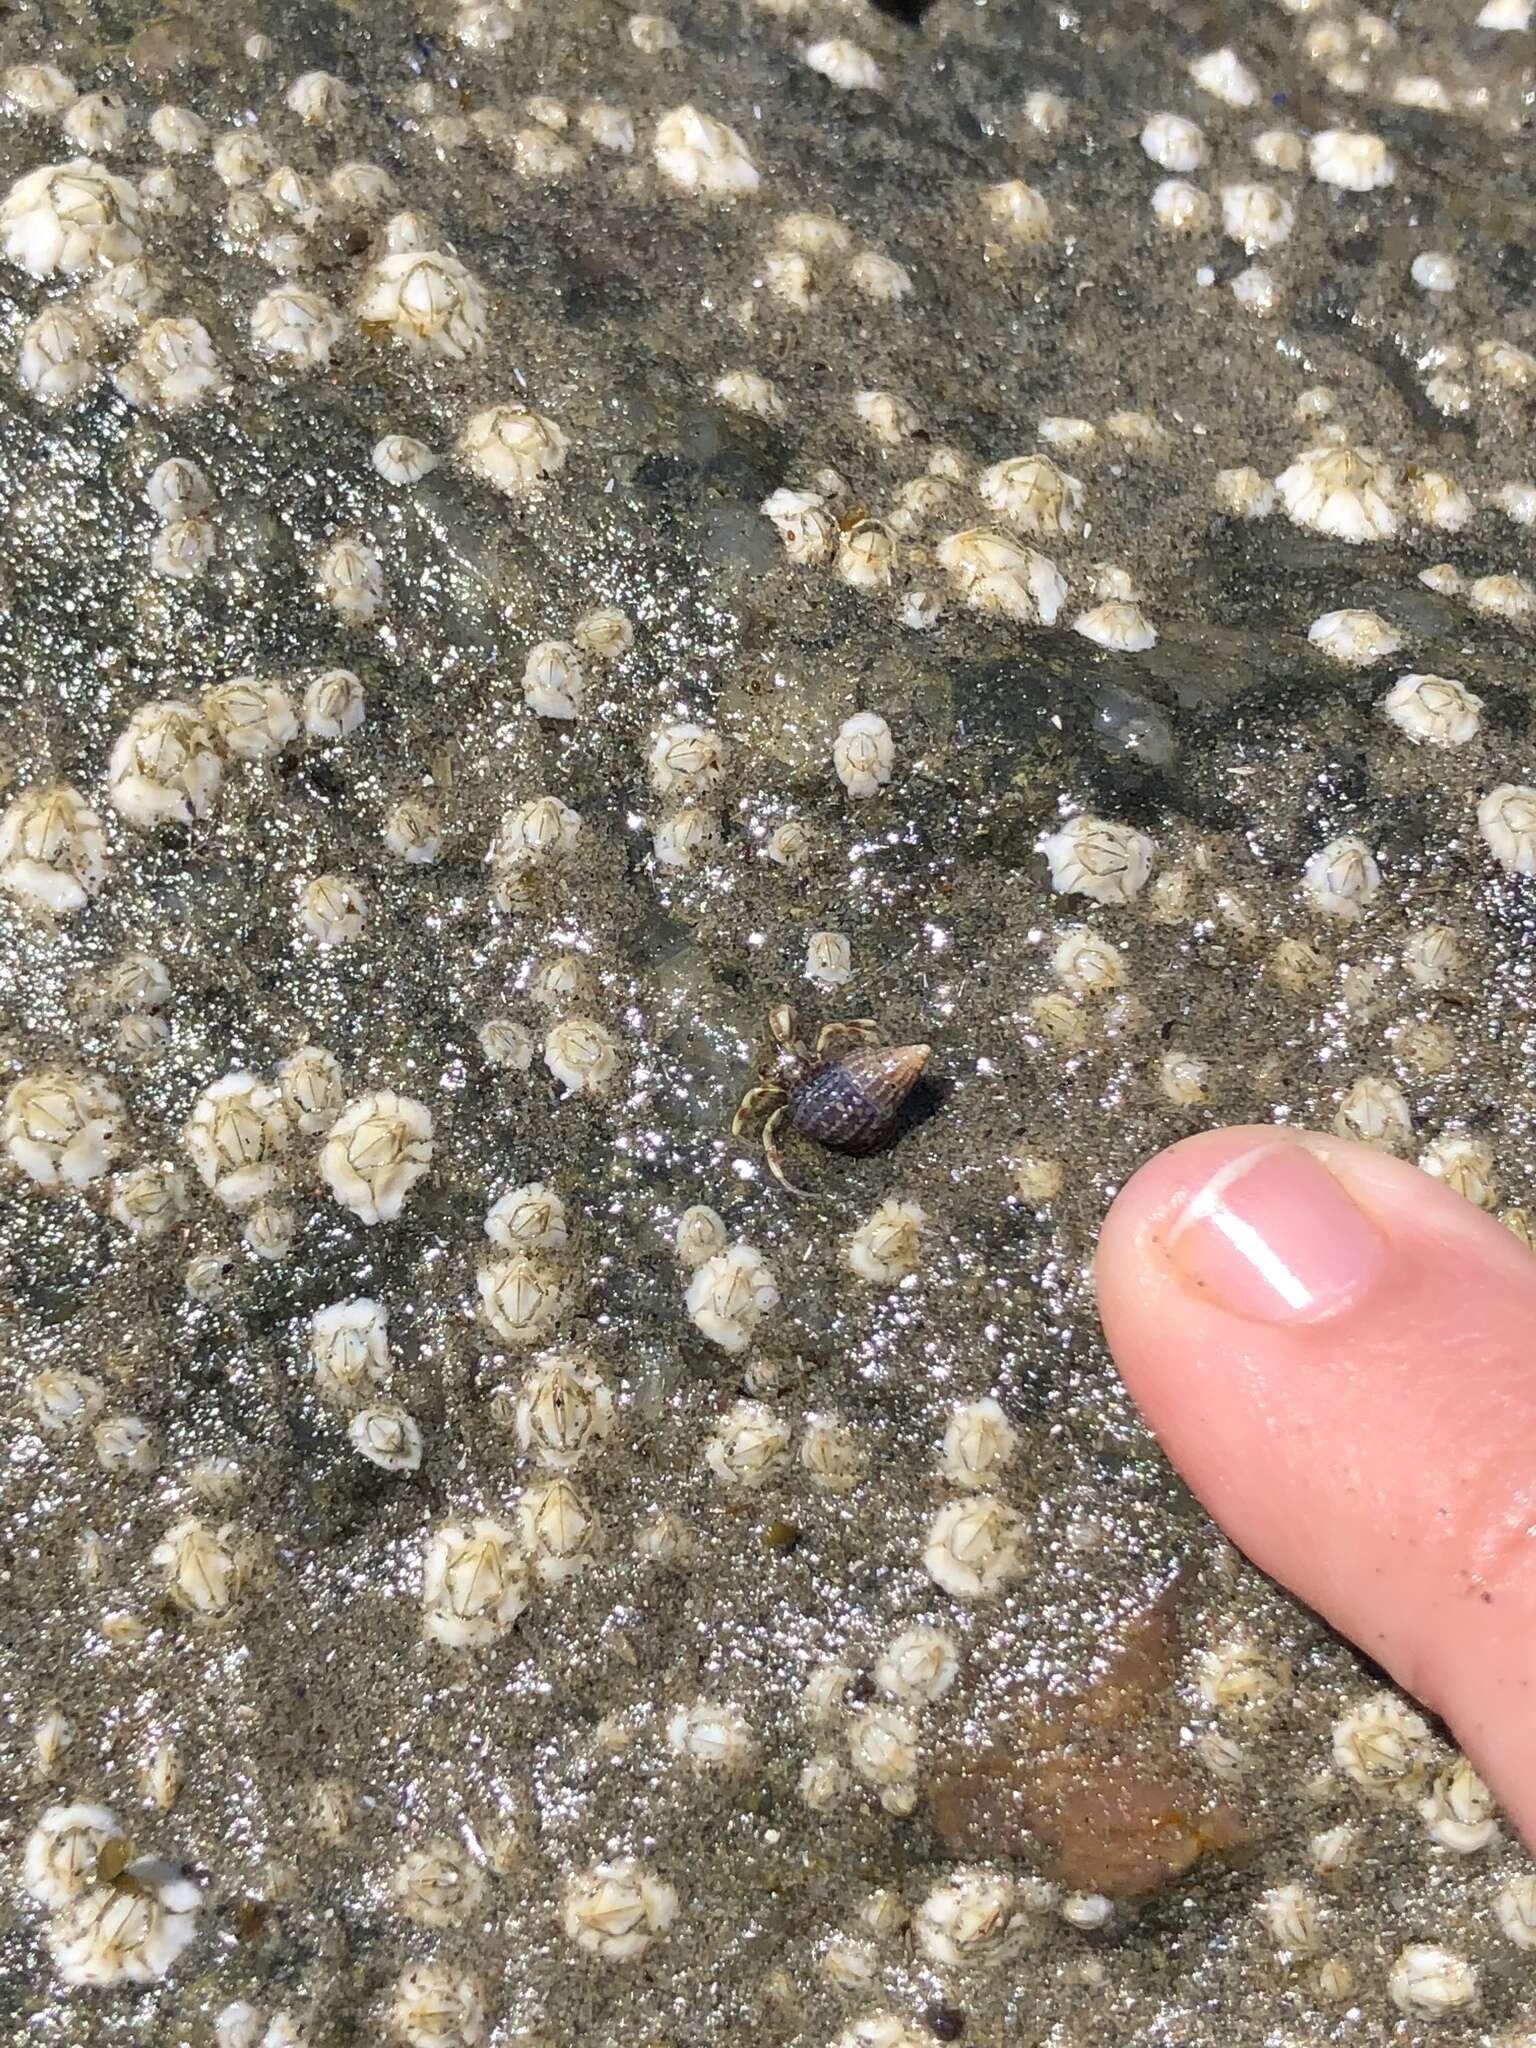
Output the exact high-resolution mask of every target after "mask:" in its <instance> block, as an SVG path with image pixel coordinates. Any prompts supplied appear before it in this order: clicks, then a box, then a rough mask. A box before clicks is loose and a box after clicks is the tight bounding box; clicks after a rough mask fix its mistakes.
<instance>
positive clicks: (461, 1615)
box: [413, 1515, 528, 1924]
mask: <svg viewBox="0 0 1536 2048" xmlns="http://www.w3.org/2000/svg"><path fill="white" fill-rule="evenodd" d="M527 1605H528V1575H527V1571H526V1569H525V1567H524V1565H523V1562H522V1558H521V1556H520V1554H519V1550H518V1543H517V1538H516V1537H515V1536H514V1534H513V1533H512V1531H511V1530H510V1529H508V1528H507V1527H505V1525H504V1524H502V1523H501V1522H496V1521H492V1520H491V1519H490V1518H489V1517H488V1516H484V1515H482V1516H480V1517H478V1518H477V1519H476V1520H474V1521H471V1522H467V1523H464V1522H448V1523H445V1524H444V1525H443V1526H442V1527H441V1528H438V1529H434V1530H433V1531H432V1534H431V1536H430V1537H429V1538H428V1541H427V1547H426V1552H425V1555H424V1556H423V1559H422V1576H421V1609H422V1613H421V1626H422V1633H423V1634H424V1635H425V1636H426V1638H427V1640H428V1642H432V1643H439V1644H441V1645H442V1647H443V1648H444V1649H448V1650H479V1649H484V1648H485V1647H486V1646H487V1645H488V1644H491V1643H494V1642H497V1641H499V1640H500V1638H501V1637H502V1636H504V1635H505V1634H506V1633H507V1630H508V1629H509V1628H511V1626H512V1624H513V1622H514V1621H516V1620H517V1618H518V1616H519V1615H520V1614H521V1613H522V1612H523V1610H524V1608H526V1607H527ZM413 1917H419V1916H414V1915H413ZM429 1924H431V1923H429ZM439 1924H440V1923H439Z"/></svg>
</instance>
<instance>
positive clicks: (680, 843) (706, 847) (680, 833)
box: [651, 804, 720, 871]
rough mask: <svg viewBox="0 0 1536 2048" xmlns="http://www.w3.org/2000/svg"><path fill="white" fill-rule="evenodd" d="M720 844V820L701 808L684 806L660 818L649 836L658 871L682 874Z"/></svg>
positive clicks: (712, 813) (714, 813)
mask: <svg viewBox="0 0 1536 2048" xmlns="http://www.w3.org/2000/svg"><path fill="white" fill-rule="evenodd" d="M719 844H720V819H719V816H718V815H717V813H716V812H714V811H711V810H708V809H706V808H705V806H704V805H702V804H683V805H680V806H679V808H678V809H677V810H675V811H669V812H668V813H667V815H666V816H665V817H664V818H659V819H658V820H657V821H656V824H655V826H654V828H653V829H652V832H651V848H652V851H653V852H654V854H655V856H656V865H657V866H658V867H660V868H666V869H671V870H673V871H681V870H683V869H687V868H691V867H692V866H693V865H694V863H695V862H696V861H697V860H699V859H700V858H701V857H705V856H708V855H710V854H712V853H714V852H715V851H716V850H717V848H718V847H719Z"/></svg>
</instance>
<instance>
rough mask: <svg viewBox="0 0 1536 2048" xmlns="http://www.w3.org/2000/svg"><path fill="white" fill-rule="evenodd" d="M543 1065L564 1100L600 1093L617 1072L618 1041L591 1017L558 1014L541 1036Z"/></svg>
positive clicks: (618, 1057) (605, 1091)
mask: <svg viewBox="0 0 1536 2048" xmlns="http://www.w3.org/2000/svg"><path fill="white" fill-rule="evenodd" d="M544 1064H545V1066H546V1067H548V1069H549V1071H550V1073H551V1074H552V1075H553V1077H554V1078H555V1080H556V1081H558V1082H559V1084H560V1086H561V1087H562V1088H563V1089H564V1091H565V1094H566V1097H567V1099H569V1098H570V1097H571V1096H573V1095H586V1096H598V1095H604V1094H606V1093H607V1091H608V1089H609V1088H610V1086H611V1085H612V1083H613V1081H614V1078H615V1077H616V1075H617V1074H618V1071H619V1066H620V1048H619V1042H618V1040H617V1039H616V1038H615V1037H614V1035H613V1033H612V1032H611V1031H610V1030H609V1029H608V1027H607V1025H606V1024H600V1023H598V1021H597V1019H596V1018H595V1017H560V1018H557V1019H556V1021H555V1022H554V1023H553V1024H551V1025H550V1027H549V1030H548V1031H547V1032H546V1033H545V1035H544Z"/></svg>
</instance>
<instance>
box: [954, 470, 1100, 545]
mask: <svg viewBox="0 0 1536 2048" xmlns="http://www.w3.org/2000/svg"><path fill="white" fill-rule="evenodd" d="M976 488H977V490H978V491H979V492H980V494H981V498H982V502H983V503H984V504H986V505H989V506H990V507H991V508H992V510H993V511H994V512H996V513H997V514H998V515H999V516H1000V517H1001V518H1004V519H1007V520H1010V521H1011V522H1012V523H1013V525H1015V526H1017V527H1018V528H1019V530H1020V531H1021V532H1022V533H1033V534H1074V533H1076V532H1077V531H1078V529H1079V526H1080V524H1081V513H1082V509H1083V487H1082V485H1081V484H1080V483H1079V482H1078V480H1077V478H1076V477H1075V476H1068V475H1067V473H1066V471H1065V470H1064V469H1058V468H1057V466H1056V464H1055V463H1054V462H1052V460H1051V458H1050V457H1049V456H1048V455H1012V456H1009V457H1007V458H1006V459H1005V460H1004V461H1002V462H994V463H993V464H992V466H991V468H990V469H984V470H983V471H982V472H981V475H980V476H979V477H978V478H977V479H976Z"/></svg>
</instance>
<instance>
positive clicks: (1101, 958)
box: [1051, 924, 1125, 999]
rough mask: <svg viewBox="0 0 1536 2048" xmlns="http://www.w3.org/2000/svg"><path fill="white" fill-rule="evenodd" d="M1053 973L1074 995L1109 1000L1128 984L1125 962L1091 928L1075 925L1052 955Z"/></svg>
mask: <svg viewBox="0 0 1536 2048" xmlns="http://www.w3.org/2000/svg"><path fill="white" fill-rule="evenodd" d="M1051 972H1052V973H1053V974H1054V975H1055V976H1056V978H1057V980H1058V981H1059V982H1061V984H1062V985H1063V987H1065V988H1069V989H1071V991H1072V992H1073V994H1074V995H1080V996H1094V997H1098V998H1103V999H1107V998H1108V997H1110V996H1112V995H1113V994H1114V992H1115V991H1116V989H1118V988H1120V987H1122V986H1123V985H1124V982H1125V959H1124V956H1123V955H1122V953H1121V952H1120V949H1119V948H1118V947H1117V946H1112V945H1111V944H1110V943H1109V941H1108V940H1107V939H1101V938H1100V937H1099V935H1098V933H1097V932H1095V931H1091V930H1090V929H1089V927H1088V926H1087V925H1084V924H1080V925H1073V926H1072V927H1071V928H1070V929H1069V930H1067V931H1066V932H1064V933H1063V934H1062V936H1061V938H1060V940H1059V941H1058V942H1057V945H1056V948H1055V951H1054V952H1053V953H1052V954H1051Z"/></svg>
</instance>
